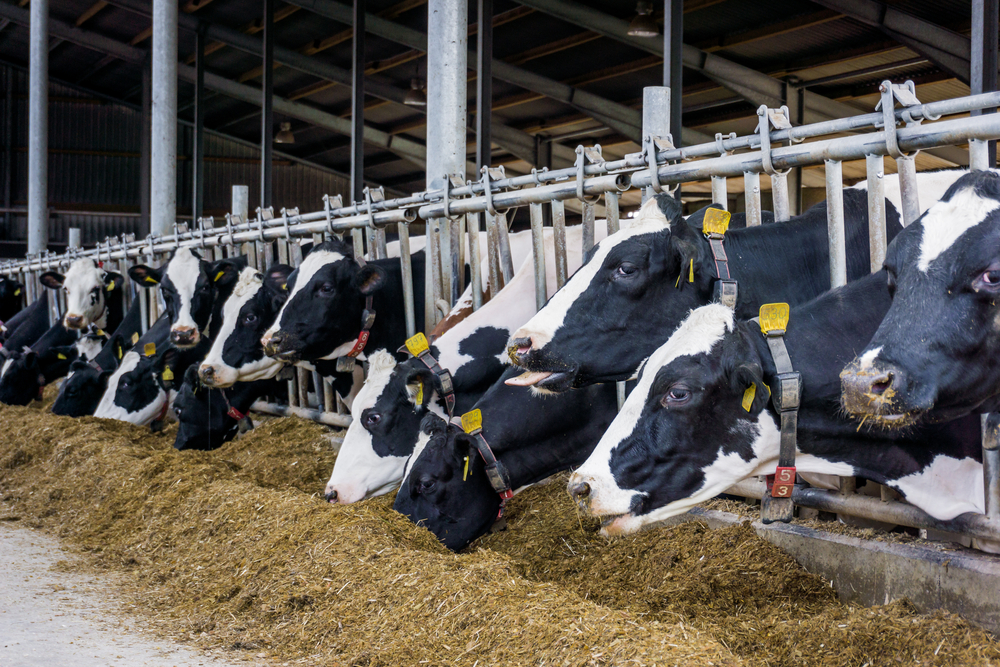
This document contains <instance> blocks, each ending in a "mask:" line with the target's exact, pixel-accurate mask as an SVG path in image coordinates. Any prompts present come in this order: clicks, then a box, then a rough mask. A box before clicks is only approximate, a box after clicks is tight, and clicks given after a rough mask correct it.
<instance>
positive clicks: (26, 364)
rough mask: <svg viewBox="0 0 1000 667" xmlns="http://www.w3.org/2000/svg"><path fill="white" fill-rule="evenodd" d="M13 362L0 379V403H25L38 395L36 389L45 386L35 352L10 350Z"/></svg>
mask: <svg viewBox="0 0 1000 667" xmlns="http://www.w3.org/2000/svg"><path fill="white" fill-rule="evenodd" d="M10 357H11V358H12V359H13V362H12V363H11V364H10V366H8V368H7V372H6V373H4V375H3V378H2V379H0V403H5V404H7V405H27V404H28V403H31V401H33V400H35V399H36V398H37V397H38V390H39V388H40V387H43V386H45V376H44V375H43V373H42V366H41V362H40V360H39V357H38V355H37V354H36V353H34V352H31V351H27V352H24V353H20V352H11V353H10Z"/></svg>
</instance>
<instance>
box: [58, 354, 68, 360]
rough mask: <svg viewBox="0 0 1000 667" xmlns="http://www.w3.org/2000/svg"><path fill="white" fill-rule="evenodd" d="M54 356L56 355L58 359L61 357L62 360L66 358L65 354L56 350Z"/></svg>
mask: <svg viewBox="0 0 1000 667" xmlns="http://www.w3.org/2000/svg"><path fill="white" fill-rule="evenodd" d="M56 356H57V357H59V358H60V359H63V360H65V359H66V355H65V354H63V353H62V352H57V353H56Z"/></svg>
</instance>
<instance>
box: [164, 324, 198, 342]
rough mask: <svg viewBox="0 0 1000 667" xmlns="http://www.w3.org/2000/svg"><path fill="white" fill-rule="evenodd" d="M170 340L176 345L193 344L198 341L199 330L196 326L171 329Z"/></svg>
mask: <svg viewBox="0 0 1000 667" xmlns="http://www.w3.org/2000/svg"><path fill="white" fill-rule="evenodd" d="M170 340H171V342H173V343H174V344H175V345H192V344H194V343H197V342H198V330H197V329H195V328H194V327H184V328H180V329H171V330H170Z"/></svg>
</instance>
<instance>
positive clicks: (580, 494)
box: [569, 482, 590, 500]
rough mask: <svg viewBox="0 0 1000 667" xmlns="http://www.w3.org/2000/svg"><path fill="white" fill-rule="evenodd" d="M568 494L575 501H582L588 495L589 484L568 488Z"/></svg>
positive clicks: (582, 483) (584, 483)
mask: <svg viewBox="0 0 1000 667" xmlns="http://www.w3.org/2000/svg"><path fill="white" fill-rule="evenodd" d="M569 494H570V495H571V496H573V497H574V498H576V499H577V500H583V499H584V498H586V497H587V496H589V495H590V484H587V483H586V482H580V483H579V484H574V485H573V486H571V487H570V488H569Z"/></svg>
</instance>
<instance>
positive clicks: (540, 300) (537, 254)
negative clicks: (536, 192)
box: [528, 204, 549, 310]
mask: <svg viewBox="0 0 1000 667" xmlns="http://www.w3.org/2000/svg"><path fill="white" fill-rule="evenodd" d="M528 210H529V212H530V214H531V245H532V251H533V253H534V259H535V307H536V308H537V309H538V310H541V309H542V306H544V305H545V302H546V301H548V298H549V296H548V294H547V293H546V284H545V239H544V238H543V236H542V234H543V233H544V232H543V230H542V220H543V217H542V204H528Z"/></svg>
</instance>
